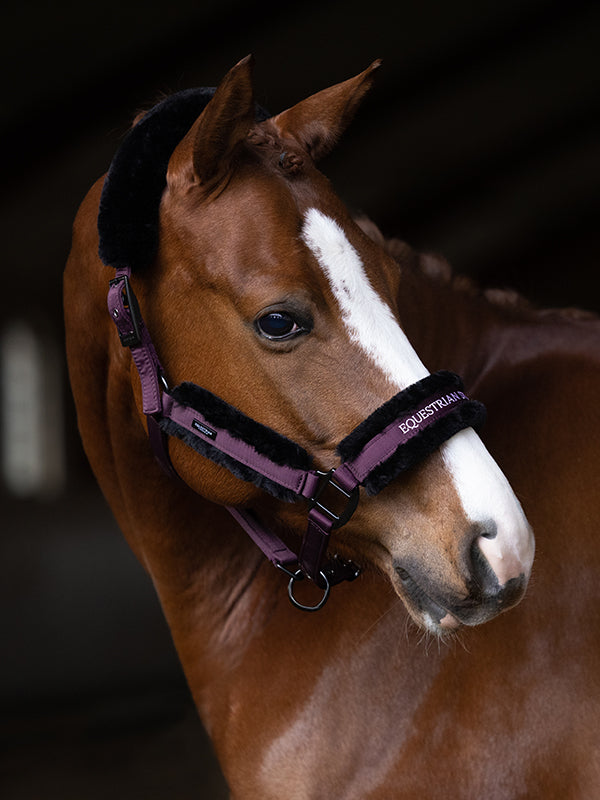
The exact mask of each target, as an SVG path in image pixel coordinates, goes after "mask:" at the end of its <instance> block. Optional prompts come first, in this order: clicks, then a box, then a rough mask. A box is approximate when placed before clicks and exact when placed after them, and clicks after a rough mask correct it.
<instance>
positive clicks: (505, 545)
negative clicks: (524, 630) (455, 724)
mask: <svg viewBox="0 0 600 800" xmlns="http://www.w3.org/2000/svg"><path fill="white" fill-rule="evenodd" d="M302 239H303V240H304V242H305V243H306V245H307V246H308V247H309V249H310V250H311V252H312V253H313V255H314V257H315V258H316V260H317V261H318V263H319V266H320V267H321V269H322V270H323V272H324V273H325V275H326V276H327V278H328V279H329V283H330V285H331V290H332V292H333V294H334V296H335V298H336V300H337V302H338V304H339V306H340V310H341V314H342V320H343V322H344V324H345V326H346V329H347V331H348V334H349V337H350V339H351V341H353V342H356V343H357V344H358V345H359V346H360V347H361V348H362V350H363V351H364V352H365V353H366V354H367V355H368V356H369V358H371V359H372V360H373V361H374V362H375V364H376V365H377V366H378V367H379V368H380V369H381V370H382V372H383V373H384V375H385V376H386V377H387V378H388V380H389V381H390V382H391V384H392V385H395V386H397V387H398V389H399V390H401V389H405V388H406V387H407V386H409V385H410V384H411V383H414V382H415V381H417V380H419V379H421V378H424V377H425V376H427V375H428V374H429V372H428V370H427V369H426V367H425V366H424V365H423V363H422V362H421V360H420V359H419V357H418V356H417V354H416V353H415V351H414V350H413V347H412V345H411V344H410V342H409V341H408V338H407V337H406V335H405V333H404V331H403V330H402V328H401V327H400V325H399V324H398V322H397V321H396V319H395V318H394V315H393V314H392V311H391V309H390V307H389V306H388V305H386V303H384V302H383V300H382V299H381V297H380V296H379V295H378V294H377V292H376V291H375V290H374V289H373V287H372V286H371V284H370V283H369V279H368V277H367V275H366V272H365V270H364V266H363V263H362V260H361V258H360V256H359V254H358V253H357V251H356V250H355V249H354V247H353V246H352V245H351V244H350V242H349V241H348V238H347V237H346V234H345V233H344V231H343V230H342V228H341V227H340V226H339V225H338V224H337V222H335V220H333V219H331V217H328V216H326V215H325V214H323V213H322V212H321V211H319V210H318V209H316V208H311V209H309V210H308V211H307V212H306V216H305V222H304V227H303V229H302ZM441 453H442V457H443V459H444V462H445V464H446V467H447V469H448V471H449V473H450V476H451V478H452V481H453V483H454V486H455V488H456V492H457V494H458V496H459V498H460V500H461V503H462V507H463V510H464V512H465V516H466V517H467V518H468V520H469V521H470V522H471V523H473V525H474V526H477V527H479V528H480V529H481V532H482V534H484V535H483V536H482V537H481V538H480V539H479V541H478V545H479V547H480V548H481V551H482V553H483V555H484V556H485V557H486V558H487V560H488V563H489V564H490V566H491V568H492V569H493V570H494V572H495V574H496V577H497V579H498V582H499V583H500V585H501V586H502V585H504V584H505V583H506V581H508V580H510V578H514V577H518V576H519V575H521V574H524V575H525V576H527V577H528V576H529V572H530V570H531V565H532V562H533V551H534V545H533V535H532V533H531V529H530V527H529V525H528V523H527V520H526V518H525V515H524V513H523V510H522V508H521V505H520V503H519V501H518V500H517V498H516V497H515V494H514V492H513V491H512V489H511V487H510V485H509V483H508V481H507V480H506V478H505V477H504V474H503V473H502V471H501V470H500V468H499V467H498V465H497V464H496V462H495V461H494V459H493V458H492V457H491V456H490V454H489V453H488V451H487V450H486V448H485V446H484V445H483V443H482V441H481V439H480V438H479V437H478V436H477V434H476V433H475V432H474V431H473V430H472V429H467V430H465V431H461V432H460V433H458V434H457V435H456V436H453V437H452V439H450V440H449V441H448V442H446V443H445V444H443V445H442V447H441ZM491 528H493V530H491ZM485 534H487V536H489V537H492V536H493V538H487V537H486V535H485Z"/></svg>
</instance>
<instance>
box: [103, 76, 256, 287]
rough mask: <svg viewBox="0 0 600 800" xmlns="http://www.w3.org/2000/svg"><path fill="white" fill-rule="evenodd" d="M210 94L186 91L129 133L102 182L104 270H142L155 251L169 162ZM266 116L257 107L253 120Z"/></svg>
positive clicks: (209, 90) (205, 90)
mask: <svg viewBox="0 0 600 800" xmlns="http://www.w3.org/2000/svg"><path fill="white" fill-rule="evenodd" d="M214 93H215V89H213V88H201V89H186V90H184V91H183V92H178V93H177V94H174V95H171V96H169V97H167V98H166V99H165V100H163V101H162V102H160V103H158V105H156V106H154V108H152V109H151V110H150V111H149V112H148V113H147V114H146V115H145V116H144V117H143V118H142V119H141V120H140V122H138V124H137V125H136V126H135V127H134V128H132V129H131V130H130V131H129V133H128V134H127V136H126V137H125V139H124V140H123V143H122V144H121V146H120V148H119V149H118V151H117V153H116V155H115V157H114V158H113V160H112V163H111V165H110V169H109V170H108V174H107V176H106V178H105V180H104V187H103V189H102V196H101V198H100V211H99V214H98V233H99V235H100V246H99V254H100V258H101V259H102V261H103V262H104V264H106V265H107V266H111V267H113V268H114V269H119V268H122V267H129V268H130V269H131V270H132V272H136V271H140V270H143V269H145V268H147V267H148V266H149V265H150V264H151V263H152V261H153V259H154V256H155V255H156V250H157V247H158V208H159V203H160V198H161V196H162V193H163V190H164V188H165V185H166V176H167V167H168V165H169V159H170V158H171V155H172V153H173V151H174V150H175V148H176V147H177V145H178V144H179V142H180V141H181V140H182V139H183V137H184V136H185V134H186V133H187V132H188V131H189V129H190V128H191V127H192V125H193V123H194V122H195V121H196V119H197V117H198V116H199V115H200V114H201V113H202V111H203V110H204V109H205V108H206V106H207V105H208V102H209V101H210V99H211V98H212V97H213V95H214ZM269 116H270V115H269V114H268V113H267V112H266V111H265V110H264V109H262V108H260V107H258V106H257V110H256V119H257V121H258V122H261V121H263V120H265V119H267V118H268V117H269Z"/></svg>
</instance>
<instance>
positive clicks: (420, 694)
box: [64, 59, 600, 800]
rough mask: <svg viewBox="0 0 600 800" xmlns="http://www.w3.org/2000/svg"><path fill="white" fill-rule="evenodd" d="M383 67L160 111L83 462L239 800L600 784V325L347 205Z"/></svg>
mask: <svg viewBox="0 0 600 800" xmlns="http://www.w3.org/2000/svg"><path fill="white" fill-rule="evenodd" d="M378 66H379V62H375V63H374V64H372V65H371V66H370V67H369V68H368V69H367V70H365V71H364V72H362V73H360V74H359V75H357V76H356V77H354V78H351V79H350V80H347V81H344V82H342V83H340V84H336V85H334V86H332V87H329V88H327V89H324V90H322V91H320V92H318V93H316V94H314V95H312V96H310V97H308V98H306V99H304V100H302V101H300V102H299V103H297V104H296V105H294V106H292V107H291V108H288V109H287V110H286V111H283V112H281V113H279V114H277V115H276V116H269V114H268V113H267V112H264V111H263V110H262V109H260V108H259V107H258V106H257V105H256V103H255V100H254V93H253V84H252V75H251V72H252V69H251V60H250V59H244V60H243V61H241V62H240V63H239V64H237V65H236V66H235V67H233V69H232V70H230V72H228V73H227V75H226V76H225V78H224V79H223V80H222V82H221V83H220V84H219V86H218V87H217V89H216V90H210V91H208V90H198V91H196V90H186V91H185V92H183V93H180V94H179V95H174V96H172V97H171V98H167V99H166V100H165V101H163V103H162V104H160V105H159V106H157V107H155V109H152V110H151V111H150V112H148V113H147V114H146V115H142V116H141V117H139V118H138V120H137V121H136V123H135V124H134V126H133V127H132V129H131V131H130V133H129V134H128V136H127V137H126V139H125V140H124V143H123V145H122V146H121V149H120V151H119V153H118V154H117V156H116V157H115V160H114V161H113V163H112V164H111V167H110V170H109V172H108V175H107V176H104V177H103V178H101V179H100V180H99V181H97V182H96V183H95V184H94V186H93V187H92V188H91V190H90V192H89V193H88V195H87V196H86V198H85V199H84V201H83V203H82V205H81V207H80V209H79V212H78V215H77V217H76V220H75V223H74V230H73V243H72V249H71V253H70V255H69V259H68V263H67V266H66V269H65V275H64V308H65V325H66V347H67V358H68V365H69V375H70V381H71V386H72V391H73V395H74V398H75V404H76V411H77V419H78V425H79V430H80V433H81V437H82V440H83V444H84V447H85V451H86V454H87V457H88V459H89V461H90V464H91V466H92V469H93V471H94V473H95V476H96V478H97V480H98V483H99V485H100V487H101V489H102V491H103V493H104V495H105V497H106V498H107V500H108V503H109V504H110V507H111V509H112V511H113V513H114V515H115V517H116V519H117V521H118V524H119V526H120V528H121V529H122V531H123V534H124V535H125V537H126V539H127V541H128V543H129V545H130V547H131V548H132V550H133V552H134V553H135V555H136V556H137V558H138V560H139V561H140V563H141V564H142V565H143V567H144V568H145V570H146V571H147V573H148V574H149V576H150V578H151V580H152V582H153V584H154V587H155V589H156V592H157V595H158V598H159V600H160V603H161V606H162V609H163V611H164V615H165V617H166V620H167V622H168V625H169V628H170V631H171V634H172V637H173V641H174V644H175V647H176V649H177V653H178V657H179V659H180V661H181V664H182V666H183V669H184V672H185V675H186V678H187V681H188V683H189V687H190V690H191V693H192V696H193V698H194V702H195V704H196V706H197V708H198V712H199V714H200V717H201V719H202V721H203V724H204V726H205V727H206V729H207V731H208V733H209V735H210V737H211V740H212V742H213V745H214V748H215V752H216V754H217V757H218V759H219V761H220V764H221V767H222V770H223V773H224V776H225V779H226V781H227V784H228V787H229V790H230V792H231V797H232V798H244V799H252V798H257V799H258V798H260V800H265V799H266V798H279V797H283V796H285V797H288V798H291V799H292V800H296V799H297V800H300V799H302V800H305V799H307V798H346V799H347V800H350V798H361V800H365V799H366V798H369V800H383V798H386V800H388V799H389V798H422V797H426V798H429V799H430V800H435V798H446V797H453V798H462V799H464V800H472V799H473V798H480V797H486V798H489V799H490V800H496V799H497V800H506V799H507V798H517V797H519V798H541V797H543V798H559V797H560V798H561V799H564V798H590V797H594V796H599V795H600V754H599V748H598V742H597V733H598V730H599V726H600V703H599V699H600V659H599V652H600V650H599V645H600V621H599V620H600V618H599V615H598V614H597V613H596V612H595V611H594V609H595V608H597V606H598V600H599V590H598V575H599V574H600V570H599V568H600V563H599V562H600V539H599V538H598V537H597V536H596V531H597V524H598V523H597V520H598V519H599V518H600V499H599V493H598V491H597V475H598V474H599V468H600V450H599V448H598V445H597V440H596V439H595V435H596V434H597V432H598V431H599V430H600V405H599V404H598V402H597V399H596V398H597V396H598V394H599V393H600V321H599V320H598V318H597V317H595V316H594V315H591V314H585V313H583V312H581V313H579V312H575V311H548V310H537V309H535V308H534V307H533V306H531V305H530V304H528V303H527V302H526V301H525V300H522V299H521V298H520V297H517V296H515V295H513V294H511V293H509V292H492V291H482V290H479V289H478V288H477V287H475V286H474V285H471V284H469V283H468V282H466V281H464V280H462V279H460V278H457V277H455V276H454V275H453V274H452V272H451V271H450V269H449V267H448V266H447V265H446V263H445V262H444V261H443V260H441V259H440V258H438V257H435V256H431V255H427V254H418V253H416V252H415V251H413V250H412V249H411V248H410V247H409V246H408V245H405V244H403V243H401V242H399V241H395V240H391V241H388V240H385V239H384V238H383V237H382V236H381V234H380V233H379V231H378V230H377V228H376V227H375V225H374V224H373V223H371V222H370V221H368V220H364V219H355V218H354V217H353V216H352V215H351V214H350V212H349V211H348V209H347V208H346V207H345V205H344V204H343V203H342V201H341V200H340V199H339V198H338V196H337V195H336V194H335V192H334V190H333V188H332V186H331V185H330V183H329V181H328V180H327V179H326V178H325V177H324V175H323V174H322V173H321V172H320V171H319V170H318V169H317V166H316V163H317V162H318V160H319V159H320V158H322V157H323V156H325V155H326V154H327V153H328V152H329V151H330V150H331V148H332V147H333V146H334V145H335V144H336V142H337V140H338V139H339V137H340V136H341V134H342V133H343V131H344V130H345V128H346V127H347V125H348V124H349V122H350V120H351V119H352V117H353V116H354V115H355V113H356V111H357V109H358V107H359V105H360V102H361V100H362V98H363V96H364V95H365V94H366V93H367V91H368V90H369V89H370V87H371V85H372V83H373V81H374V77H375V74H376V71H377V68H378ZM109 287H110V288H109ZM107 291H108V296H109V301H108V310H107V300H106V298H107ZM111 293H112V294H111ZM115 323H116V329H115ZM417 354H418V355H417ZM425 364H426V365H427V367H425ZM457 375H460V376H461V379H462V382H461V380H459V379H458V378H457V377H456V376H457ZM173 387H174V388H173ZM471 398H476V401H475V400H472V399H471ZM479 403H483V405H484V406H485V407H486V410H487V420H486V422H485V424H484V425H483V427H481V426H480V424H481V422H482V415H481V413H480V412H481V405H480V404H479ZM167 406H168V409H167ZM438 417H440V418H438ZM219 440H222V441H224V442H225V443H226V444H225V445H223V446H222V449H219V447H218V446H217V445H218V442H219ZM382 442H383V443H385V446H386V448H387V449H386V451H385V455H384V456H382V455H381V453H379V454H378V455H373V453H374V452H375V451H376V450H377V448H378V447H379V445H382ZM227 443H229V444H227ZM382 446H383V445H382ZM227 447H229V450H227ZM365 459H367V460H368V465H367V466H365V467H364V469H363V471H362V472H361V473H360V474H358V467H357V464H359V463H363V461H364V460H365ZM369 459H370V460H369ZM288 474H289V475H290V476H292V477H291V478H290V482H289V483H286V480H287V477H286V476H287V475H288ZM351 475H352V476H354V477H353V478H352V480H350V477H349V476H351ZM293 482H295V483H294V486H293V490H292V489H290V486H291V484H292V483H293ZM283 484H285V486H284V485H283ZM309 484H310V486H309ZM299 487H301V488H299ZM307 487H308V488H307ZM307 515H308V527H307ZM533 531H535V541H536V544H535V545H534V535H533ZM248 533H249V534H250V536H249V535H248ZM257 544H258V546H257ZM534 549H535V550H536V555H535V565H534V564H533V561H534ZM330 553H332V554H333V556H332V557H330V555H329V554H330ZM265 555H267V556H268V557H267V558H265ZM290 600H291V602H290ZM325 600H327V602H326V603H325ZM305 610H309V611H312V612H314V613H305Z"/></svg>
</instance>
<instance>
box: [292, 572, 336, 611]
mask: <svg viewBox="0 0 600 800" xmlns="http://www.w3.org/2000/svg"><path fill="white" fill-rule="evenodd" d="M319 575H320V576H321V578H323V580H324V581H325V589H324V592H323V597H322V598H321V599H320V600H319V602H318V603H317V604H316V606H305V605H304V604H303V603H300V602H298V600H296V598H295V597H294V583H295V582H296V581H301V580H302V579H303V578H304V573H303V572H302V570H301V569H299V570H297V572H295V573H294V575H292V577H291V578H290V582H289V583H288V595H289V598H290V600H291V601H292V605H294V606H296V608H299V609H300V610H301V611H318V610H319V609H320V608H323V606H324V605H325V603H326V602H327V598H328V597H329V592H330V590H331V586H330V584H329V581H328V579H327V575H325V573H324V572H322V571H321V572H319Z"/></svg>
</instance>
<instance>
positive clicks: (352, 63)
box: [0, 0, 600, 797]
mask: <svg viewBox="0 0 600 800" xmlns="http://www.w3.org/2000/svg"><path fill="white" fill-rule="evenodd" d="M1 36H2V47H1V48H0V57H1V58H2V60H3V62H4V63H3V69H2V75H3V93H2V95H3V96H2V103H1V104H0V121H1V131H0V135H1V136H2V153H3V160H2V171H3V180H2V192H1V196H0V204H1V208H0V212H1V213H0V225H1V226H2V243H3V246H4V265H3V280H2V284H3V292H2V293H0V312H1V316H0V321H2V323H6V322H7V321H10V320H15V319H25V320H27V321H29V322H31V324H32V325H33V326H34V327H35V328H36V330H43V332H44V335H45V336H47V337H49V339H54V340H55V341H56V342H57V343H58V345H59V346H60V347H62V310H61V274H62V269H63V265H64V262H65V259H66V256H67V253H68V248H69V239H70V226H71V223H72V220H73V217H74V215H75V212H76V209H77V206H78V204H79V202H80V200H81V199H82V197H83V195H84V194H85V192H86V191H87V189H88V188H89V186H90V185H91V183H92V182H93V181H94V180H95V179H96V178H97V177H98V176H99V175H101V174H102V173H103V172H104V171H105V170H106V168H107V166H108V164H109V162H110V159H111V156H112V154H113V152H114V150H115V148H116V146H117V145H118V142H119V140H120V138H121V136H122V135H123V133H124V132H125V131H126V129H127V127H128V125H129V122H130V120H131V118H132V116H133V114H134V112H135V111H136V110H137V109H139V108H143V107H147V106H148V105H150V104H152V102H153V101H154V100H155V99H156V98H157V97H158V96H159V95H160V94H162V93H165V92H170V91H175V90H178V89H182V88H185V87H188V86H198V85H214V84H215V83H217V82H218V81H219V79H220V78H221V77H222V76H223V74H224V73H225V72H226V70H227V69H228V68H229V67H230V66H231V65H233V64H234V63H235V62H236V61H237V60H239V59H240V58H241V57H243V56H244V55H246V54H247V53H248V52H253V53H254V55H255V57H256V69H255V75H256V87H257V99H258V101H259V102H260V103H261V104H262V105H264V106H266V107H267V108H269V109H270V110H271V111H273V112H278V111H280V110H282V109H283V108H285V107H287V106H289V105H291V104H293V103H295V102H297V101H298V100H300V99H302V98H303V97H304V96H306V95H308V94H310V93H312V92H314V91H317V90H318V89H320V88H324V87H325V86H327V85H330V84H332V83H335V82H337V81H340V80H344V79H345V78H347V77H350V76H351V75H353V74H355V73H357V72H359V71H360V70H362V69H363V68H364V67H366V66H367V65H368V64H369V63H370V62H371V61H372V60H374V59H375V58H379V57H381V58H383V59H384V67H383V69H382V70H381V71H380V77H379V80H378V83H377V86H376V88H375V90H374V91H373V93H372V95H371V96H370V97H369V99H368V100H367V101H366V103H365V105H364V107H363V109H362V110H361V112H360V114H359V117H358V119H357V120H356V122H355V124H354V125H353V127H352V128H351V129H350V131H349V132H348V134H347V135H346V137H345V138H344V140H343V142H342V143H341V144H340V146H339V147H338V149H337V151H336V152H335V153H334V154H332V155H331V156H330V157H329V158H328V159H327V160H326V161H325V162H324V163H323V165H322V166H323V169H324V171H325V172H326V173H327V174H328V175H329V176H330V177H331V178H332V180H333V182H334V184H335V185H336V186H337V188H338V190H339V192H340V193H341V195H342V196H343V197H344V198H345V199H346V200H347V202H348V203H349V205H350V206H351V207H352V208H354V209H355V210H360V211H363V212H365V213H367V214H368V215H369V216H371V217H372V218H373V219H374V220H375V221H376V222H378V223H379V224H380V226H381V227H382V228H383V230H384V232H385V233H386V234H388V235H394V236H401V237H403V238H405V239H407V240H408V241H409V242H411V243H412V244H414V245H415V246H417V247H419V248H424V249H430V250H435V251H437V252H441V253H442V254H444V255H445V256H446V257H447V258H449V259H450V261H451V262H452V263H453V265H454V267H455V268H456V269H457V270H459V271H464V272H467V273H468V274H470V275H471V276H473V277H475V278H476V279H477V280H478V281H480V282H481V283H483V284H484V285H500V286H506V285H509V286H514V287H516V288H518V289H519V290H521V291H523V292H525V293H526V294H527V295H528V296H529V297H530V298H531V299H533V300H534V301H535V302H538V303H541V304H551V305H577V306H581V307H585V308H588V309H591V310H595V311H600V281H599V278H598V270H597V266H596V265H597V256H598V251H599V249H600V241H599V238H600V237H599V234H598V226H597V223H596V220H597V218H598V213H599V211H600V202H599V192H598V186H599V185H600V135H599V134H600V62H599V56H598V53H599V51H600V6H599V5H598V4H596V3H591V2H576V1H575V0H574V1H573V2H569V3H566V2H565V3H556V2H549V0H504V2H502V3H498V2H481V0H480V1H479V2H474V0H455V2H452V3H449V2H447V1H446V0H433V1H432V2H421V3H414V2H399V3H394V4H390V3H388V2H386V3H381V2H377V0H375V2H371V3H364V2H361V3H357V2H355V1H354V0H344V1H343V2H342V0H339V1H336V2H312V0H306V2H304V3H301V4H300V3H293V2H292V3H287V4H283V3H274V2H269V0H265V2H262V3H260V4H256V3H252V4H250V3H242V2H236V1H234V0H229V1H228V2H216V1H214V2H208V0H205V1H204V2H202V0H189V1H188V0H173V2H170V3H152V2H139V3H131V2H129V3H127V2H125V3H124V2H123V1H122V0H105V1H104V2H102V3H97V4H85V3H81V2H78V3H75V2H69V3H67V2H58V3H55V4H47V3H44V4H42V3H39V2H33V3H29V4H11V7H10V8H9V9H8V10H5V11H4V13H3V25H2V33H1ZM1 330H2V325H0V333H1ZM61 374H62V377H61V381H62V385H63V387H64V394H65V398H66V399H65V410H64V411H63V412H62V414H61V419H60V420H58V421H57V422H56V424H62V425H64V429H65V433H64V442H65V445H66V454H67V473H66V482H65V483H64V484H63V486H62V488H60V489H59V490H58V493H56V494H55V495H54V496H53V497H51V498H45V499H44V498H41V499H40V498H36V497H26V498H24V499H16V498H14V497H13V496H11V494H10V492H9V491H8V490H7V489H6V487H4V488H3V489H2V490H1V492H0V499H1V501H2V504H3V520H4V522H3V525H2V528H3V531H2V538H1V545H0V548H1V551H0V561H1V563H2V567H0V569H2V570H3V577H2V581H0V626H1V628H2V632H3V641H4V642H8V643H10V644H9V645H8V647H7V652H9V656H8V657H3V658H2V659H0V676H1V677H2V680H1V681H0V704H3V705H4V706H5V707H6V708H10V709H12V712H11V713H13V714H14V713H18V709H22V708H25V707H27V708H29V709H31V707H32V705H34V706H35V707H36V708H38V709H40V708H42V709H43V708H45V707H48V708H49V707H50V705H51V704H52V703H54V707H56V704H57V703H58V705H59V706H60V705H62V706H64V704H68V703H69V702H72V701H73V698H74V697H77V698H79V699H78V702H83V700H82V698H86V697H94V698H98V697H99V696H102V697H106V696H111V695H116V694H119V696H121V697H122V696H132V693H133V694H134V693H135V692H137V693H138V695H139V693H140V692H145V691H146V689H147V690H148V692H149V693H152V692H154V693H155V694H156V693H157V692H158V693H160V692H161V691H163V692H164V691H167V692H168V691H171V690H172V691H173V692H174V693H175V696H177V697H180V696H181V695H180V692H183V693H184V694H185V689H184V688H182V687H183V686H184V685H183V681H182V679H181V675H180V673H179V671H178V667H177V665H176V661H175V658H174V655H173V652H172V650H171V646H170V641H169V637H168V633H167V631H166V630H165V627H164V624H163V623H162V620H161V617H160V612H159V610H158V606H157V604H156V602H155V600H154V598H153V594H152V590H151V587H150V586H149V582H148V581H147V580H146V578H145V576H144V575H143V574H142V572H141V570H140V569H139V568H138V566H137V565H136V564H135V562H134V561H133V558H132V557H131V556H130V555H129V553H128V551H127V549H126V547H125V545H124V543H123V542H122V540H121V538H120V535H119V533H118V531H117V530H116V526H115V525H114V523H113V522H112V519H111V517H110V514H109V512H108V511H107V510H106V508H105V506H104V505H103V502H102V500H101V499H100V497H99V495H98V492H97V490H96V489H95V488H94V483H93V480H92V478H91V475H90V473H89V470H88V469H87V467H86V466H85V459H84V457H83V455H82V453H81V449H80V446H79V443H78V438H77V432H76V426H75V421H74V416H73V413H74V412H73V408H72V405H71V404H70V401H69V400H68V389H67V387H66V378H65V371H64V365H63V371H62V373H61ZM49 424H54V423H53V422H52V421H49ZM0 435H1V434H0ZM165 687H166V688H165ZM182 702H186V701H182ZM15 709H16V711H15ZM109 727H110V726H109ZM57 796H60V792H59V794H58V795H57ZM181 796H182V797H183V795H181Z"/></svg>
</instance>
